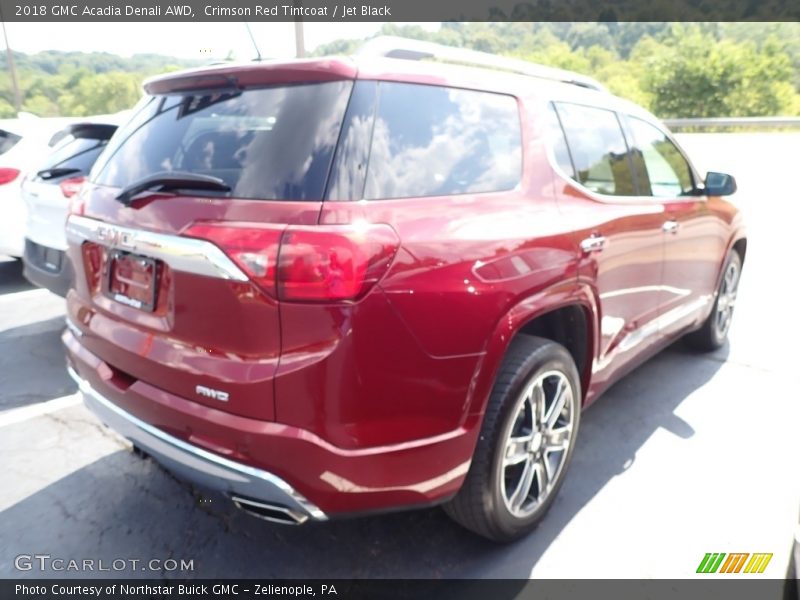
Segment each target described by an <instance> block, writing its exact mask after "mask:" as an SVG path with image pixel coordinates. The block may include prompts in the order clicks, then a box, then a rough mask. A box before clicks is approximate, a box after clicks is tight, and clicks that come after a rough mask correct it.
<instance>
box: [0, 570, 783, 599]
mask: <svg viewBox="0 0 800 600" xmlns="http://www.w3.org/2000/svg"><path fill="white" fill-rule="evenodd" d="M793 584H794V582H793V581H782V580H777V579H753V578H751V577H747V576H740V577H725V578H724V579H723V578H722V577H720V576H719V575H710V576H709V577H708V578H705V579H696V580H677V581H667V580H557V579H548V580H534V581H529V580H514V579H485V580H468V579H466V580H458V579H449V580H435V579H431V580H422V579H416V580H396V579H395V580H392V579H382V580H358V579H355V580H342V579H331V580H324V579H320V580H315V579H310V580H302V581H297V580H292V581H289V580H272V581H270V580H264V581H259V580H257V579H242V580H193V581H188V580H184V581H179V580H164V579H153V580H143V579H140V580H136V579H123V580H112V579H97V580H86V579H83V580H78V579H73V580H9V579H5V580H0V598H2V599H3V600H10V599H14V600H22V599H25V598H36V599H38V600H87V599H89V598H100V599H102V600H143V599H147V600H177V599H182V600H186V599H192V600H258V599H260V598H272V599H297V598H306V599H307V598H315V599H320V598H335V599H337V600H361V599H370V600H384V599H385V600H405V599H409V598H432V599H436V600H449V599H452V600H456V599H457V600H487V599H488V600H507V599H508V600H510V599H511V598H518V599H520V600H534V599H538V600H541V599H547V600H558V599H561V598H565V599H566V598H581V599H584V598H587V599H588V598H591V599H597V600H606V599H609V600H610V599H612V598H613V599H614V600H618V599H622V598H624V599H625V600H636V599H639V598H641V599H644V598H647V599H648V600H667V599H669V600H678V599H680V600H694V599H695V598H697V599H703V600H715V599H718V600H745V599H747V600H751V599H756V598H757V599H758V600H782V599H787V598H791V594H792V593H796V587H794V588H793V587H792V585H793ZM791 600H796V597H794V598H791Z"/></svg>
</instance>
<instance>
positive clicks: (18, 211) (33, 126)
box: [0, 115, 66, 258]
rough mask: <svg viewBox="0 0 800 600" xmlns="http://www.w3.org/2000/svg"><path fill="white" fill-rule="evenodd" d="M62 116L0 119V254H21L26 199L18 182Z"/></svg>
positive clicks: (45, 148) (47, 143) (44, 148)
mask: <svg viewBox="0 0 800 600" xmlns="http://www.w3.org/2000/svg"><path fill="white" fill-rule="evenodd" d="M65 122H66V120H65V119H39V118H37V117H35V116H33V115H24V116H22V117H20V118H16V119H0V210H2V212H1V213H0V214H2V218H0V254H5V255H8V256H12V257H14V258H22V254H23V250H24V245H25V244H24V241H25V233H24V231H25V203H24V202H23V201H22V196H21V193H20V185H21V183H22V180H23V178H24V176H25V173H26V172H27V171H28V170H29V169H30V168H31V167H32V165H33V164H34V163H35V161H36V160H38V159H39V158H40V157H41V156H42V154H44V153H46V152H47V151H48V148H49V146H50V144H51V143H52V140H53V135H54V134H55V133H56V131H57V130H58V129H60V128H62V127H63V126H64V124H65Z"/></svg>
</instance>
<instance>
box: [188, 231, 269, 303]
mask: <svg viewBox="0 0 800 600" xmlns="http://www.w3.org/2000/svg"><path fill="white" fill-rule="evenodd" d="M282 233H283V227H282V226H278V227H254V226H253V225H251V224H249V223H248V224H247V225H236V224H231V225H228V224H222V223H198V224H196V225H193V226H192V227H191V228H189V230H188V231H187V232H186V235H190V236H192V237H198V238H202V239H204V240H209V241H211V242H214V243H215V244H216V245H217V246H219V247H220V248H222V249H223V250H224V251H225V254H227V255H228V256H230V257H231V259H233V261H234V262H235V263H236V264H237V265H239V268H240V269H242V270H243V271H244V272H245V273H247V275H248V277H250V279H252V280H253V281H254V282H255V283H256V284H258V285H259V286H260V287H261V289H263V290H264V291H265V292H267V293H268V294H269V295H270V296H272V297H273V298H274V297H276V295H277V294H276V290H275V275H276V273H277V260H278V246H279V245H280V242H281V234H282Z"/></svg>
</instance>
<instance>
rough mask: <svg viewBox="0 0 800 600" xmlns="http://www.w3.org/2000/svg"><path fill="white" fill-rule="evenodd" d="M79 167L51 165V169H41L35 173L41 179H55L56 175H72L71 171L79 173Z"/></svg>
mask: <svg viewBox="0 0 800 600" xmlns="http://www.w3.org/2000/svg"><path fill="white" fill-rule="evenodd" d="M80 172H81V170H80V169H74V168H69V167H53V168H52V169H42V170H41V171H39V172H38V173H36V176H37V177H41V178H42V179H55V178H56V177H63V176H64V175H72V174H73V173H80Z"/></svg>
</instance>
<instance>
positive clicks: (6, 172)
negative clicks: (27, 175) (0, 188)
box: [0, 167, 19, 185]
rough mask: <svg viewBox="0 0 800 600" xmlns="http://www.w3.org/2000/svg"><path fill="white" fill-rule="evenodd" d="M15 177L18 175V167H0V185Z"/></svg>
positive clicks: (9, 181)
mask: <svg viewBox="0 0 800 600" xmlns="http://www.w3.org/2000/svg"><path fill="white" fill-rule="evenodd" d="M17 177H19V169H9V168H6V167H0V185H4V184H6V183H11V182H12V181H14V180H15V179H16V178H17Z"/></svg>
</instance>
